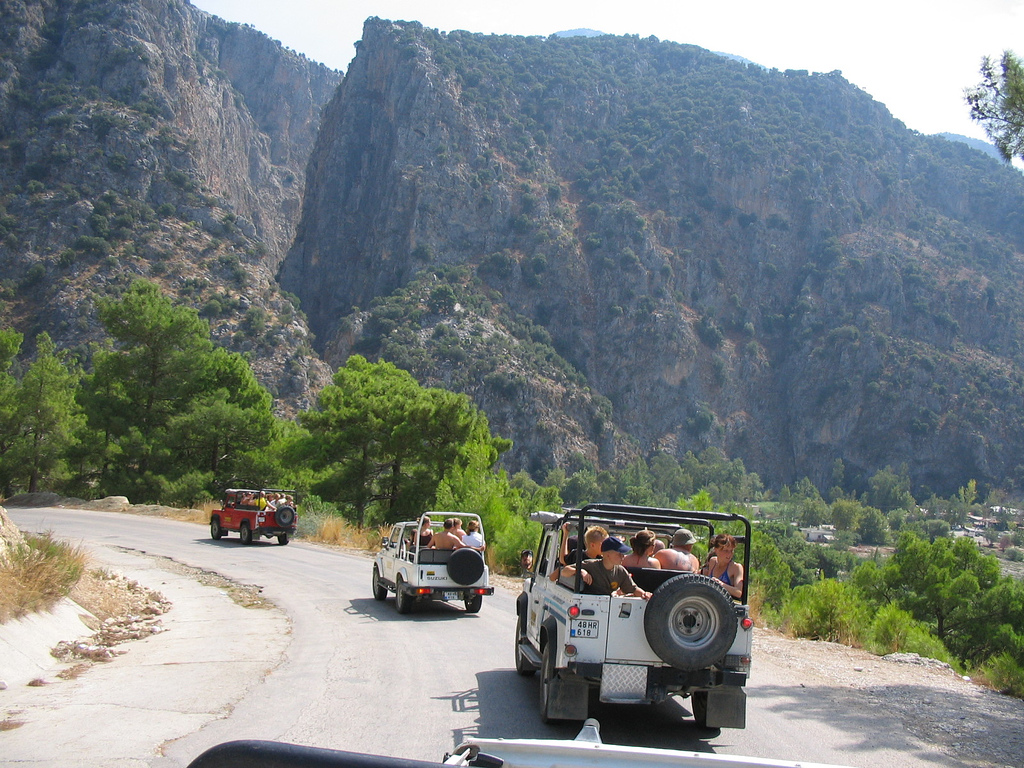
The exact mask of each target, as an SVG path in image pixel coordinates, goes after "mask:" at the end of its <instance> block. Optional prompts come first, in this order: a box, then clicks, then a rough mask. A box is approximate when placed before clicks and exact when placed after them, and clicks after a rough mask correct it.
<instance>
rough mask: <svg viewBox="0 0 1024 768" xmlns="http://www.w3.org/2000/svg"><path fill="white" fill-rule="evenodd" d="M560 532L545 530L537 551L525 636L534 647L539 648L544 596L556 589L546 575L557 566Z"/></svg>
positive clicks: (556, 529) (543, 613)
mask: <svg viewBox="0 0 1024 768" xmlns="http://www.w3.org/2000/svg"><path fill="white" fill-rule="evenodd" d="M560 535H561V532H560V531H559V529H558V528H555V529H545V531H544V536H543V538H542V539H541V543H540V547H539V549H538V550H537V567H536V576H534V578H535V579H536V583H535V584H534V585H533V587H532V588H531V589H530V601H529V605H528V606H527V622H526V635H527V637H529V638H530V642H531V643H532V644H533V645H534V646H535V647H538V648H539V647H540V627H541V624H542V623H543V622H544V619H545V617H546V616H545V608H544V596H545V595H546V594H547V593H548V592H549V591H550V590H551V589H557V588H558V587H557V586H556V585H555V584H554V583H552V582H551V581H549V579H548V575H549V574H550V573H551V571H552V570H553V569H554V568H557V567H558V565H559V560H558V545H559V542H560V539H559V536H560Z"/></svg>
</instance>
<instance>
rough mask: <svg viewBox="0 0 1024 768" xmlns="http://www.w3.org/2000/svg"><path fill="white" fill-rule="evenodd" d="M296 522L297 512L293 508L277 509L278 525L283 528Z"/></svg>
mask: <svg viewBox="0 0 1024 768" xmlns="http://www.w3.org/2000/svg"><path fill="white" fill-rule="evenodd" d="M294 522H295V510H294V509H292V508H291V507H278V508H277V524H278V525H282V526H285V527H287V526H289V525H291V524H292V523H294Z"/></svg>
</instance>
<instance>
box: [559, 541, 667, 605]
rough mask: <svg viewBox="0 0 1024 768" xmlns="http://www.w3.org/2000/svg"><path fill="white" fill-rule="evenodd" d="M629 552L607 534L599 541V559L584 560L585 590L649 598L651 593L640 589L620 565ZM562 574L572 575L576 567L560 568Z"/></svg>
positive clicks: (600, 593)
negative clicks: (605, 537) (606, 536)
mask: <svg viewBox="0 0 1024 768" xmlns="http://www.w3.org/2000/svg"><path fill="white" fill-rule="evenodd" d="M629 552H630V549H629V547H627V546H626V545H625V544H623V543H622V541H620V540H619V539H617V538H615V537H614V536H609V537H608V538H607V539H605V540H604V541H603V542H602V543H601V558H600V559H599V560H597V559H594V560H584V561H583V564H582V565H581V568H582V569H583V577H582V578H583V581H584V583H586V584H587V586H588V587H590V589H588V590H587V591H588V592H590V593H592V594H598V595H617V596H622V595H632V596H633V597H642V598H643V599H644V600H649V599H650V597H651V593H650V592H647V591H645V590H643V589H640V587H638V586H637V585H636V584H635V583H634V582H633V577H632V576H630V575H629V571H627V570H626V568H625V567H624V566H623V565H622V558H623V557H625V556H626V555H628V554H629ZM562 571H563V576H566V577H568V576H572V575H574V574H575V573H576V569H575V568H573V566H571V565H566V566H564V567H563V568H562Z"/></svg>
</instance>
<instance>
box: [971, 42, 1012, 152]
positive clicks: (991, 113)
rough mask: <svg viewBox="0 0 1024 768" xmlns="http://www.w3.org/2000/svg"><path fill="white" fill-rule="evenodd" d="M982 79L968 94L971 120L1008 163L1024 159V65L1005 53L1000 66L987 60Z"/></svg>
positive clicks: (985, 60)
mask: <svg viewBox="0 0 1024 768" xmlns="http://www.w3.org/2000/svg"><path fill="white" fill-rule="evenodd" d="M981 78H982V79H981V83H980V84H978V85H976V86H975V87H973V88H969V89H967V92H966V96H967V103H968V105H969V106H970V108H971V117H972V118H973V119H974V120H977V121H978V122H979V123H981V124H982V125H983V126H984V128H985V133H987V134H988V136H989V138H990V139H992V142H993V143H994V144H995V145H996V147H997V148H998V149H999V154H1001V155H1002V156H1003V157H1004V158H1005V159H1006V160H1012V159H1013V158H1014V157H1024V63H1022V62H1021V60H1020V59H1019V58H1018V57H1017V56H1016V54H1014V53H1013V52H1012V51H1004V52H1003V56H1002V58H1001V59H1000V60H999V63H998V64H996V62H994V61H993V60H992V58H991V57H989V56H986V57H985V58H984V59H982V62H981Z"/></svg>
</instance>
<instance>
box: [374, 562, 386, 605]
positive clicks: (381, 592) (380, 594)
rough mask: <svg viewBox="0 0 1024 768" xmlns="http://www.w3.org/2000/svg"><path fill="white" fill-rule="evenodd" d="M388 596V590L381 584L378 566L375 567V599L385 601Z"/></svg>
mask: <svg viewBox="0 0 1024 768" xmlns="http://www.w3.org/2000/svg"><path fill="white" fill-rule="evenodd" d="M387 596H388V588H387V587H385V586H384V585H383V584H381V583H380V571H379V570H377V566H376V565H374V566H373V599H374V600H383V599H384V598H386V597H387Z"/></svg>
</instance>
